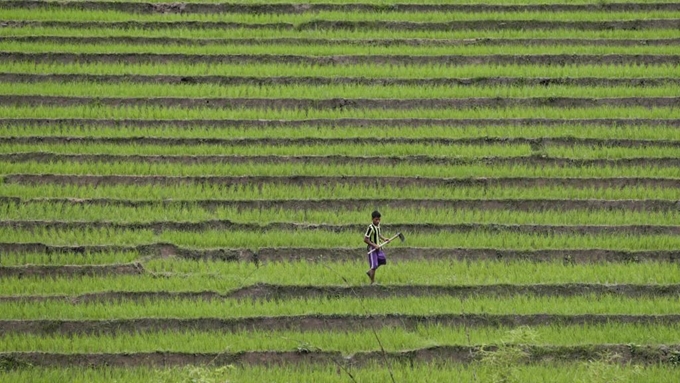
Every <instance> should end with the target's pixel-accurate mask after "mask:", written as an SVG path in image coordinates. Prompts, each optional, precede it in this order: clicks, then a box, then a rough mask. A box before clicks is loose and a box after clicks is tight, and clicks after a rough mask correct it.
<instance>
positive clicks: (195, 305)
mask: <svg viewBox="0 0 680 383" xmlns="http://www.w3.org/2000/svg"><path fill="white" fill-rule="evenodd" d="M678 310H680V301H679V300H678V299H677V298H666V297H663V298H662V297H645V298H624V297H618V296H578V297H532V296H514V297H502V298H492V297H475V298H469V299H465V300H461V299H458V298H451V297H407V298H390V297H388V298H362V299H357V298H338V299H326V298H318V299H311V298H310V299H291V300H286V301H274V300H272V301H252V300H223V301H221V302H220V304H218V305H216V304H215V303H214V302H208V301H197V300H194V299H176V300H163V301H158V300H146V301H140V302H127V301H121V302H117V303H100V302H97V303H87V304H72V303H66V302H55V301H43V302H32V303H27V302H3V303H0V318H1V319H3V320H29V319H30V320H34V319H53V320H109V319H114V318H115V319H134V318H187V319H189V318H225V319H226V318H251V317H256V316H289V315H332V314H333V315H337V314H345V315H382V314H394V313H400V314H403V315H439V314H463V313H465V314H512V315H530V314H554V315H579V314H595V315H614V314H626V315H666V314H676V313H677V312H678Z"/></svg>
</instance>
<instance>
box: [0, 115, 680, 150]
mask: <svg viewBox="0 0 680 383" xmlns="http://www.w3.org/2000/svg"><path fill="white" fill-rule="evenodd" d="M329 125H332V124H329ZM372 131H374V133H373V134H372V137H374V138H375V139H376V140H382V141H383V142H384V140H387V139H393V138H395V137H398V138H403V139H422V140H427V139H431V140H434V139H438V138H443V139H459V140H461V139H473V138H486V137H488V138H499V139H502V138H505V139H516V138H526V139H536V138H546V139H550V138H565V139H567V138H570V137H573V138H577V139H600V140H616V139H625V140H647V141H652V142H651V143H650V144H653V143H654V142H653V141H677V140H680V132H679V131H678V128H677V127H675V126H664V125H660V126H645V125H633V126H631V125H623V124H622V125H579V124H568V123H565V124H562V125H560V124H557V125H553V126H545V125H532V126H515V125H506V126H483V125H481V126H466V125H462V126H461V125H458V126H442V125H419V124H413V126H397V125H396V124H395V125H394V126H389V125H388V126H380V127H379V128H378V126H376V129H372ZM365 132H366V127H365V126H343V127H334V126H329V127H327V128H324V127H318V126H305V125H302V126H295V127H282V126H276V127H271V128H267V127H257V128H256V127H227V128H217V127H212V126H209V124H207V123H206V124H204V125H199V126H196V127H192V128H191V129H187V128H184V127H181V126H180V127H178V126H173V125H172V123H168V124H167V125H165V126H158V127H148V126H145V127H140V126H134V125H126V124H125V123H120V124H117V125H116V126H115V127H111V126H105V125H104V126H98V125H92V124H78V123H60V124H49V125H48V124H44V125H34V124H21V123H19V124H0V137H3V138H12V137H26V138H29V137H79V138H88V137H92V138H137V137H164V138H166V139H206V140H207V139H215V140H222V141H221V142H220V144H222V147H223V148H225V149H224V150H229V149H227V147H228V145H226V144H227V143H228V140H234V141H235V140H238V139H250V140H257V139H262V140H263V139H270V140H271V139H355V138H364V137H365ZM383 142H381V144H382V143H383ZM16 144H19V142H16ZM178 144H179V142H178ZM73 145H76V144H73ZM60 146H61V147H63V148H64V149H61V150H65V151H66V150H68V148H69V147H72V146H71V145H65V144H62V145H60ZM90 146H91V145H87V147H90ZM94 147H96V145H95V146H94ZM79 149H81V148H79ZM82 149H83V150H86V149H85V146H84V145H83V147H82ZM550 149H556V148H550ZM233 150H236V149H233ZM270 150H275V148H273V147H270ZM281 150H285V149H281ZM601 150H607V149H606V148H602V149H601ZM18 151H19V150H17V152H18ZM386 154H387V153H383V155H386Z"/></svg>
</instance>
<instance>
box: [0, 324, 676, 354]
mask: <svg viewBox="0 0 680 383" xmlns="http://www.w3.org/2000/svg"><path fill="white" fill-rule="evenodd" d="M509 330H510V329H509V328H507V327H482V328H465V327H463V326H460V327H444V326H418V327H417V328H416V329H414V330H406V329H403V328H398V327H397V328H382V329H378V330H376V334H375V335H377V336H378V337H379V338H380V340H381V343H382V347H383V349H384V350H385V351H401V350H412V349H417V348H427V347H432V346H434V345H440V346H441V345H469V344H472V345H489V344H494V343H495V342H497V341H498V339H502V338H503V337H504V336H505V334H506V333H507V332H508V331H509ZM532 330H533V331H534V332H536V333H537V334H538V339H537V342H536V343H534V344H535V345H537V346H576V345H591V344H636V343H638V342H639V341H640V339H645V344H667V343H678V341H680V336H679V335H678V334H679V333H680V332H679V331H678V330H680V326H678V325H668V326H657V325H652V326H650V325H638V324H618V323H611V324H606V325H584V326H580V325H579V326H554V325H553V326H538V327H535V328H532ZM375 335H374V334H373V332H372V331H371V330H357V331H352V332H299V331H263V330H259V331H257V330H256V331H248V332H238V333H224V332H217V331H182V332H176V331H172V332H147V333H141V334H139V333H138V334H118V335H105V334H102V335H81V334H76V335H69V336H63V335H48V336H43V335H33V334H16V333H10V334H4V335H2V336H0V352H3V351H4V352H7V351H18V352H52V353H62V354H77V353H123V352H154V351H159V350H163V351H169V352H205V353H220V352H224V351H227V350H228V351H229V352H232V353H236V352H244V351H269V350H271V351H296V350H298V349H299V348H302V347H304V345H308V346H309V347H310V348H314V349H320V350H324V351H339V352H342V353H343V354H344V355H351V354H353V353H356V352H367V351H378V350H380V348H379V346H378V344H376V343H375V342H366V339H371V338H373V337H374V336H375Z"/></svg>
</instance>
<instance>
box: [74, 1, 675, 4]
mask: <svg viewBox="0 0 680 383" xmlns="http://www.w3.org/2000/svg"><path fill="white" fill-rule="evenodd" d="M79 1H81V0H75V1H74V2H76V3H77V2H79ZM121 2H130V1H128V0H126V1H121ZM163 2H164V1H153V2H152V3H163ZM187 2H188V3H211V2H216V3H229V2H226V1H223V0H189V1H187ZM240 3H243V4H280V3H283V4H290V3H291V2H290V0H271V1H270V0H244V1H240ZM306 3H309V4H348V3H349V4H354V3H359V2H357V1H356V0H309V1H307V2H306ZM361 3H364V4H404V2H403V1H401V0H399V1H396V0H369V1H363V2H361ZM408 3H409V4H432V0H412V1H409V2H408ZM486 3H488V4H565V3H567V4H571V3H575V4H592V2H591V1H588V0H574V1H568V2H567V1H566V0H500V1H488V2H486ZM611 3H615V4H618V3H621V4H625V3H640V4H664V3H670V1H666V0H617V1H613V2H611ZM453 4H455V3H453ZM462 4H466V3H465V2H463V3H462ZM468 4H469V3H468Z"/></svg>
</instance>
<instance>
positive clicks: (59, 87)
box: [0, 82, 680, 99]
mask: <svg viewBox="0 0 680 383" xmlns="http://www.w3.org/2000/svg"><path fill="white" fill-rule="evenodd" d="M0 94H3V95H17V96H19V95H36V94H39V95H42V96H64V97H139V98H142V97H177V98H194V97H195V98H266V99H274V98H304V99H328V98H340V97H342V98H348V99H351V98H369V99H376V98H377V99H383V98H384V99H429V98H482V97H487V98H493V97H507V98H530V97H593V98H618V97H678V96H680V87H678V86H677V85H666V86H658V87H603V86H592V87H583V86H561V85H555V86H551V87H550V88H545V87H544V86H543V87H537V86H500V87H471V86H455V85H452V86H411V87H404V86H362V85H316V86H311V85H285V86H262V87H258V88H253V87H252V86H248V85H237V86H222V85H210V84H196V85H165V84H135V83H122V84H97V83H87V82H73V83H55V82H38V83H30V84H24V83H18V84H13V85H12V87H11V89H10V88H6V89H2V90H0Z"/></svg>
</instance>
